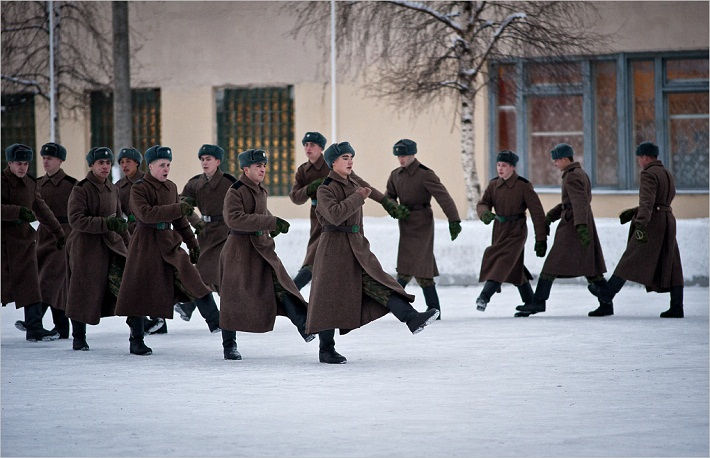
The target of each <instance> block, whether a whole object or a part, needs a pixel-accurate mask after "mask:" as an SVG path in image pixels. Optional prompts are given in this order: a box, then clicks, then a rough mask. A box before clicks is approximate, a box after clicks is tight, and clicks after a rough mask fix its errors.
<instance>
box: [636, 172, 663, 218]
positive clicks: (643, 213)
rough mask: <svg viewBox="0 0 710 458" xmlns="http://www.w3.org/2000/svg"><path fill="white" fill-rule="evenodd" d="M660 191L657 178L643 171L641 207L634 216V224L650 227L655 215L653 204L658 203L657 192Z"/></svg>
mask: <svg viewBox="0 0 710 458" xmlns="http://www.w3.org/2000/svg"><path fill="white" fill-rule="evenodd" d="M657 190H658V182H657V178H656V176H655V175H654V174H652V173H649V172H647V171H646V170H643V171H641V177H640V179H639V206H638V209H637V210H636V216H634V220H633V222H634V224H637V225H641V226H644V227H646V226H648V223H649V222H650V221H651V215H652V213H653V204H654V203H655V202H656V191H657Z"/></svg>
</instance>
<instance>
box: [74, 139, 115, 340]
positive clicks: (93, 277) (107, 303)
mask: <svg viewBox="0 0 710 458" xmlns="http://www.w3.org/2000/svg"><path fill="white" fill-rule="evenodd" d="M86 162H87V163H88V164H89V172H88V173H87V174H86V178H84V179H83V180H81V181H79V182H78V183H77V184H76V186H74V188H73V189H72V192H71V194H70V195H69V203H68V205H67V214H68V217H69V224H70V225H71V228H72V232H71V234H70V235H69V239H68V240H67V258H66V259H67V288H68V291H67V304H66V309H65V311H66V314H67V317H69V318H70V319H71V322H72V337H73V338H74V339H73V342H72V348H73V349H74V350H78V351H88V350H89V345H88V344H87V342H86V325H87V324H94V325H95V324H98V323H99V321H100V320H101V318H102V317H107V316H114V312H115V308H116V296H118V289H119V287H120V284H121V275H122V273H123V268H124V266H125V263H126V244H127V243H128V230H127V229H128V224H127V223H126V221H125V220H124V219H123V218H121V215H122V213H123V211H122V210H121V201H120V199H119V195H118V188H116V185H114V184H113V183H111V180H110V179H109V178H108V176H109V174H110V173H111V165H112V164H113V152H112V151H111V150H110V149H109V148H106V147H97V148H91V150H90V151H89V152H88V154H87V155H86Z"/></svg>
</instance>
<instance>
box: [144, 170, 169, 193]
mask: <svg viewBox="0 0 710 458" xmlns="http://www.w3.org/2000/svg"><path fill="white" fill-rule="evenodd" d="M143 181H145V182H146V183H150V185H151V186H153V187H154V188H158V187H161V186H162V187H163V188H165V189H170V187H168V180H165V181H160V180H158V179H157V178H155V177H154V176H153V175H151V174H150V173H146V174H145V175H144V176H143Z"/></svg>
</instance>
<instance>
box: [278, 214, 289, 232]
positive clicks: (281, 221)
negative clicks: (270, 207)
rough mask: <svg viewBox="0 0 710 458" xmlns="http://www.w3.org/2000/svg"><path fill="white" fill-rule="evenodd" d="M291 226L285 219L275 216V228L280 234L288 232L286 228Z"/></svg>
mask: <svg viewBox="0 0 710 458" xmlns="http://www.w3.org/2000/svg"><path fill="white" fill-rule="evenodd" d="M289 227H291V225H290V224H289V223H288V221H286V220H285V219H281V218H279V217H277V218H276V230H277V231H279V233H281V234H286V233H288V228H289Z"/></svg>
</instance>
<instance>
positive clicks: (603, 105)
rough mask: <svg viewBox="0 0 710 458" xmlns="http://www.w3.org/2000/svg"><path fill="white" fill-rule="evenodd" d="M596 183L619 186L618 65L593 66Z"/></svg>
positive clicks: (604, 63)
mask: <svg viewBox="0 0 710 458" xmlns="http://www.w3.org/2000/svg"><path fill="white" fill-rule="evenodd" d="M594 113H595V129H596V170H595V172H596V180H595V184H596V185H599V186H616V185H618V184H619V176H618V167H619V152H618V147H617V143H618V140H617V116H616V62H613V61H607V62H596V63H595V64H594Z"/></svg>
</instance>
